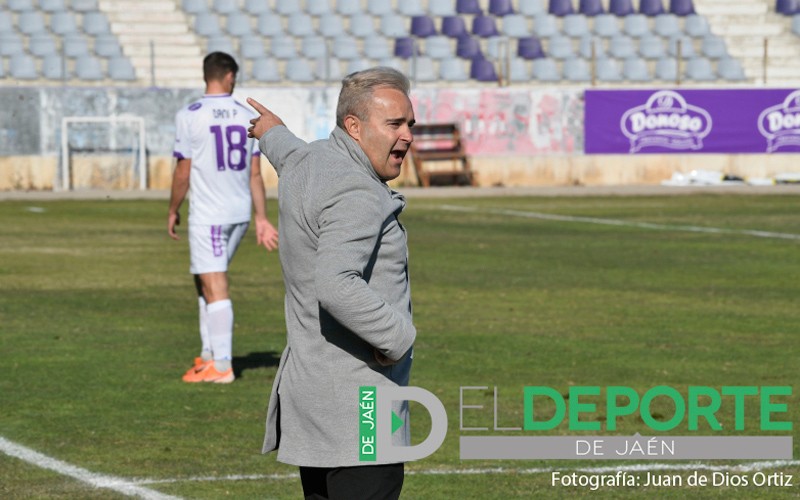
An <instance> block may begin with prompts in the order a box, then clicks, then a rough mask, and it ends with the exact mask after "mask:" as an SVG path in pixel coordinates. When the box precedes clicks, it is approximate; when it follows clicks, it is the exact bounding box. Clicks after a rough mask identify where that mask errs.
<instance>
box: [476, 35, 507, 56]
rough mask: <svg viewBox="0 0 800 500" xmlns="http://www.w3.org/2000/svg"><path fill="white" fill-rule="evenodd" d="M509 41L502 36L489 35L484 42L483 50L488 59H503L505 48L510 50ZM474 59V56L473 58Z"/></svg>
mask: <svg viewBox="0 0 800 500" xmlns="http://www.w3.org/2000/svg"><path fill="white" fill-rule="evenodd" d="M510 43H511V41H510V40H509V39H508V38H506V37H503V36H490V37H489V38H487V39H486V41H485V42H484V49H485V50H484V52H485V53H486V55H487V56H488V58H489V59H500V58H503V59H505V57H506V50H510V49H509V47H510V45H509V44H510ZM473 59H474V58H473Z"/></svg>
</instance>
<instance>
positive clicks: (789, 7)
mask: <svg viewBox="0 0 800 500" xmlns="http://www.w3.org/2000/svg"><path fill="white" fill-rule="evenodd" d="M775 12H777V13H778V14H783V15H784V16H793V15H795V14H800V0H777V2H775Z"/></svg>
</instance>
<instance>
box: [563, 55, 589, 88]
mask: <svg viewBox="0 0 800 500" xmlns="http://www.w3.org/2000/svg"><path fill="white" fill-rule="evenodd" d="M564 78H566V79H567V80H569V81H571V82H589V81H591V80H592V73H591V70H590V68H589V64H588V63H587V62H586V60H585V59H581V58H579V57H576V58H574V59H567V60H566V61H564Z"/></svg>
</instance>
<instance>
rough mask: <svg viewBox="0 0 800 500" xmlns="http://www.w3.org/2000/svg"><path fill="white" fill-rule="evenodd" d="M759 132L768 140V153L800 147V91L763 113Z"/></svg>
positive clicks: (760, 118)
mask: <svg viewBox="0 0 800 500" xmlns="http://www.w3.org/2000/svg"><path fill="white" fill-rule="evenodd" d="M758 131H759V132H761V135H763V136H764V137H765V138H766V139H767V153H772V152H773V151H776V150H777V149H780V148H781V147H783V146H800V90H796V91H794V92H792V93H791V94H789V95H788V96H787V97H786V99H784V101H783V102H782V103H781V104H776V105H775V106H770V107H769V108H767V109H765V110H764V111H762V112H761V114H760V115H759V116H758Z"/></svg>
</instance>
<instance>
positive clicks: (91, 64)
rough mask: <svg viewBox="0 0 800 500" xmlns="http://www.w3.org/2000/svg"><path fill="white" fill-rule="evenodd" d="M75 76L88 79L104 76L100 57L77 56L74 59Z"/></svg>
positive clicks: (97, 78) (94, 79)
mask: <svg viewBox="0 0 800 500" xmlns="http://www.w3.org/2000/svg"><path fill="white" fill-rule="evenodd" d="M75 76H77V77H78V78H79V79H81V80H88V81H97V80H103V79H105V77H106V75H105V72H104V71H103V66H102V64H101V63H100V59H98V58H96V57H92V56H84V57H79V58H77V59H76V60H75Z"/></svg>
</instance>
